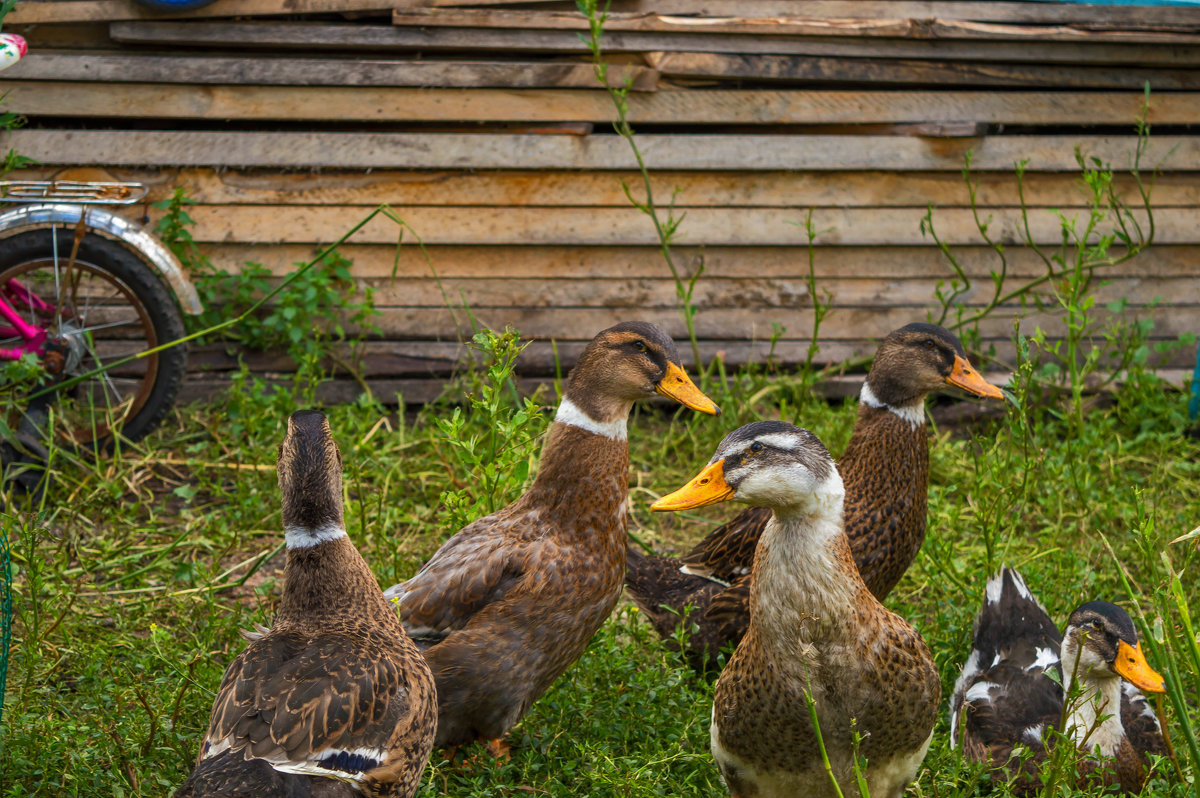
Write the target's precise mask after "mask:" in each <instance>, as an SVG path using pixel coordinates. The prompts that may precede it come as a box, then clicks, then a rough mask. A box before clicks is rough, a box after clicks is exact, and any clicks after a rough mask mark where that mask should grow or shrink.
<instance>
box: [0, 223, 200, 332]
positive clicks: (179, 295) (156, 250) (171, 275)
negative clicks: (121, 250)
mask: <svg viewBox="0 0 1200 798" xmlns="http://www.w3.org/2000/svg"><path fill="white" fill-rule="evenodd" d="M80 213H86V214H87V221H86V225H87V227H88V229H89V230H94V231H96V232H98V233H102V234H104V235H106V236H107V237H109V238H115V239H117V240H118V241H121V242H123V243H125V244H127V245H128V246H129V247H130V248H131V249H133V251H134V252H136V253H137V254H138V255H139V256H140V257H141V258H142V260H144V261H145V262H146V263H147V264H149V265H150V266H151V267H152V268H153V269H155V270H156V271H158V273H159V274H161V275H162V276H163V279H165V280H166V281H167V285H169V286H170V287H171V290H172V291H173V292H174V293H175V298H176V299H177V300H178V301H179V307H180V308H181V309H182V310H183V312H184V313H187V314H188V315H189V316H196V315H199V314H200V313H203V312H204V306H203V305H201V304H200V297H199V295H198V294H197V293H196V287H195V286H194V285H192V281H191V280H189V279H188V276H187V274H185V273H184V271H183V266H182V265H180V263H179V260H178V259H177V258H176V257H175V255H174V254H173V253H172V252H171V250H169V249H167V248H166V247H165V246H163V244H162V242H161V241H159V240H158V239H157V238H155V237H154V236H152V235H150V234H149V233H147V232H146V231H145V230H143V229H142V227H141V225H139V224H137V223H135V222H131V221H129V220H128V219H123V218H121V217H120V216H117V215H116V214H115V213H113V212H112V211H109V210H105V209H104V208H84V207H83V206H80V205H70V204H65V203H64V204H58V203H42V204H39V205H22V206H19V207H15V208H10V209H8V210H6V211H4V212H3V213H0V239H4V238H7V237H9V236H12V235H15V234H17V233H20V232H24V231H25V230H26V229H29V228H36V227H46V226H48V225H54V224H61V225H63V226H64V227H74V226H75V225H76V224H78V223H79V214H80Z"/></svg>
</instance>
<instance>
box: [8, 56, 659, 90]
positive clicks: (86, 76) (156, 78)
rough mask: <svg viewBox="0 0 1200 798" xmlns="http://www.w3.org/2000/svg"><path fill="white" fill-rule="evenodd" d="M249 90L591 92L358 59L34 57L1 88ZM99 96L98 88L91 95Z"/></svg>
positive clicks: (537, 78) (550, 69) (567, 76)
mask: <svg viewBox="0 0 1200 798" xmlns="http://www.w3.org/2000/svg"><path fill="white" fill-rule="evenodd" d="M181 76H185V77H186V82H187V83H188V84H201V85H204V84H222V83H227V84H235V85H236V84H250V85H256V86H264V85H265V86H436V87H440V88H488V87H496V88H508V89H518V88H544V87H560V88H595V87H596V86H597V81H596V74H595V69H594V68H593V67H592V65H591V64H584V63H551V62H544V61H541V62H539V61H526V62H520V61H491V62H489V61H400V60H395V59H392V60H387V61H381V60H374V61H372V60H361V59H357V58H286V57H279V58H244V57H227V56H187V55H125V54H121V55H115V54H103V53H101V54H97V53H54V52H50V53H47V52H35V53H34V55H33V57H30V58H24V59H22V60H21V61H20V63H18V64H16V65H15V66H14V67H12V68H11V69H9V70H7V71H6V73H5V75H4V78H5V79H6V80H57V81H115V82H122V83H180V82H181ZM626 81H629V83H630V85H631V86H632V88H633V89H634V90H635V91H653V90H654V89H655V88H656V86H657V82H658V75H657V73H656V72H655V71H654V70H652V69H649V68H647V67H639V66H636V65H629V64H613V65H612V66H610V67H609V82H610V83H611V84H612V85H614V86H622V85H625V83H626ZM96 88H102V87H96Z"/></svg>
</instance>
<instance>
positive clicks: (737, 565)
mask: <svg viewBox="0 0 1200 798" xmlns="http://www.w3.org/2000/svg"><path fill="white" fill-rule="evenodd" d="M947 388H957V389H961V390H964V391H967V392H968V393H971V394H974V395H976V396H981V397H987V398H992V399H1001V398H1003V394H1002V393H1001V392H1000V389H999V388H996V387H995V386H993V385H990V384H989V383H987V382H986V381H985V380H984V379H983V377H981V376H980V375H979V372H977V371H976V370H975V369H973V368H972V367H971V364H970V362H969V361H968V360H967V357H966V354H965V353H964V352H963V348H962V344H961V343H959V341H958V339H957V338H955V337H954V336H953V335H952V334H951V333H950V332H948V331H947V330H945V329H943V328H942V327H938V326H936V325H933V324H910V325H908V326H907V327H902V328H900V329H899V330H896V331H895V332H893V333H891V334H890V335H888V336H887V338H885V339H884V340H883V341H882V342H881V343H880V344H879V349H878V351H877V352H876V354H875V361H874V363H873V364H872V366H871V371H870V373H868V374H867V379H866V382H865V383H864V384H863V387H862V391H861V393H860V396H859V405H858V419H857V421H856V422H855V424H854V433H853V434H852V435H851V437H850V443H849V444H848V445H847V446H846V451H845V453H844V454H843V455H842V459H841V462H840V463H839V465H838V470H839V471H840V472H841V474H842V478H843V480H844V482H845V487H846V503H845V527H846V534H847V536H848V537H849V539H850V550H851V551H852V552H853V554H854V561H855V564H856V565H857V566H858V571H859V573H860V574H861V575H862V578H863V581H864V582H865V583H866V585H867V588H868V589H869V590H870V591H871V592H872V593H873V594H874V595H875V597H876V598H878V599H879V600H880V601H882V600H883V599H884V598H886V597H887V594H888V593H889V592H890V591H891V590H892V588H893V587H895V586H896V583H897V582H898V581H900V577H901V576H903V575H904V572H905V571H906V570H907V569H908V566H909V565H910V564H912V561H913V559H914V558H915V557H916V556H917V552H918V551H919V550H920V548H921V543H922V541H924V539H925V517H926V495H927V493H928V487H929V442H928V436H927V434H926V428H925V397H926V396H928V395H929V394H930V393H933V392H935V391H942V390H946V389H947ZM770 518H771V512H770V509H769V508H766V507H749V508H747V509H746V510H744V511H743V512H741V513H740V514H738V515H737V516H736V517H734V518H733V520H731V521H729V523H727V524H725V525H724V526H721V527H719V528H718V529H717V530H715V531H714V532H713V533H712V534H710V535H709V536H708V537H706V538H705V539H704V540H702V541H700V543H699V544H697V545H696V547H695V548H693V549H692V550H691V552H689V553H688V554H687V555H686V556H685V557H683V558H682V560H675V559H671V558H668V557H652V556H647V555H645V554H642V553H641V552H640V551H637V550H635V549H632V548H631V549H630V550H629V558H628V565H627V570H626V574H625V587H626V589H627V590H628V592H629V595H630V597H631V598H632V599H633V601H634V602H635V603H636V604H637V605H638V607H639V608H640V609H641V610H642V611H643V612H645V614H646V615H647V617H648V618H649V619H650V621H651V623H652V624H653V625H654V628H655V630H656V631H657V632H658V633H659V635H661V636H662V637H663V638H665V639H667V640H671V639H673V638H674V636H675V627H676V626H677V625H678V624H679V623H680V621H681V618H682V617H683V613H684V610H685V608H687V607H689V606H690V607H691V614H690V615H689V616H688V619H689V622H690V623H691V624H693V626H692V632H691V634H690V636H689V638H688V647H689V650H688V652H687V657H688V661H689V662H690V663H691V665H692V667H693V668H695V669H696V670H697V671H704V670H706V669H709V668H711V667H715V664H716V656H717V653H718V652H720V651H721V650H722V649H723V648H725V647H726V646H730V647H732V646H736V645H737V643H738V641H739V640H741V639H742V635H743V634H745V632H746V626H747V621H748V611H747V608H748V602H749V595H750V591H749V586H750V583H749V573H750V567H751V564H752V563H753V561H754V550H755V547H756V546H757V545H758V539H759V536H760V535H761V534H762V531H763V529H764V528H765V527H766V525H767V522H768V521H769V520H770Z"/></svg>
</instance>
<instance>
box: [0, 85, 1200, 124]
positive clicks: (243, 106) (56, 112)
mask: <svg viewBox="0 0 1200 798" xmlns="http://www.w3.org/2000/svg"><path fill="white" fill-rule="evenodd" d="M0 90H3V91H4V92H5V94H6V98H5V107H6V108H7V109H8V110H10V111H12V112H14V113H18V114H25V115H28V116H56V117H75V116H83V117H116V118H139V119H147V118H149V119H264V120H267V119H278V120H307V121H322V122H323V121H327V120H330V119H336V120H338V121H372V122H384V121H389V122H426V121H435V122H460V121H499V122H612V121H615V119H616V110H615V108H614V106H613V102H612V99H611V98H610V97H609V96H608V93H607V92H605V91H603V90H602V89H595V90H584V89H525V90H510V89H414V88H386V87H365V86H350V87H337V88H336V89H329V88H308V87H302V86H193V85H170V86H161V85H157V84H124V83H78V82H59V81H20V80H3V81H0ZM1143 102H1144V97H1143V95H1142V94H1141V93H1140V92H1120V93H1098V92H1079V93H1065V92H928V91H892V92H862V91H829V92H824V91H822V92H815V91H773V90H747V91H699V90H697V91H670V92H667V91H663V92H655V93H652V94H634V95H630V97H629V99H628V103H629V117H628V118H629V121H630V122H633V123H634V124H638V123H655V124H714V123H721V124H749V125H753V124H762V125H778V124H814V125H815V124H893V123H905V122H920V123H931V122H958V121H969V122H983V123H995V124H1023V125H1069V124H1087V125H1102V124H1111V125H1124V124H1131V123H1132V122H1133V120H1135V119H1136V118H1137V117H1138V114H1139V111H1140V109H1141V106H1142V103H1143ZM1148 118H1149V121H1150V122H1152V123H1154V124H1196V123H1200V94H1188V93H1169V94H1157V95H1155V96H1154V99H1153V102H1152V103H1151V105H1150V111H1149V114H1148Z"/></svg>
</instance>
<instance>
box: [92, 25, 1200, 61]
mask: <svg viewBox="0 0 1200 798" xmlns="http://www.w3.org/2000/svg"><path fill="white" fill-rule="evenodd" d="M109 33H110V36H111V37H112V39H113V40H114V41H117V42H123V43H127V44H148V45H154V46H157V47H164V46H169V45H177V46H199V47H220V48H222V49H237V48H243V47H244V48H257V49H264V48H271V49H274V48H302V49H304V50H306V51H313V50H337V49H341V50H351V51H355V52H365V51H372V50H421V51H437V50H472V51H478V50H493V51H498V52H506V53H513V52H560V53H563V52H565V53H586V52H588V48H587V45H586V44H585V43H584V42H583V41H581V40H580V38H579V35H578V32H577V31H526V30H503V29H487V28H433V27H423V28H416V27H397V26H380V25H337V24H324V23H307V22H305V23H290V24H279V23H269V22H113V23H111V24H110V26H109ZM604 50H605V52H606V53H609V54H612V53H641V52H652V51H679V52H713V53H748V54H777V55H825V56H860V57H869V58H937V59H952V60H967V61H993V60H1000V61H1014V62H1030V61H1033V62H1037V63H1070V64H1082V63H1102V64H1137V65H1140V66H1155V65H1182V64H1200V46H1197V45H1192V44H1182V43H1180V44H1172V45H1171V46H1163V43H1161V42H1155V43H1149V44H1147V43H1121V42H1118V43H1108V42H1104V43H1082V42H1073V41H1064V42H1036V41H1034V42H1029V41H987V40H977V41H968V40H954V39H871V40H864V39H863V38H861V37H847V36H841V37H838V36H827V37H819V36H759V35H747V34H721V33H717V34H707V33H643V32H639V31H632V32H622V31H614V32H610V33H608V34H606V35H605V36H604Z"/></svg>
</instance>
